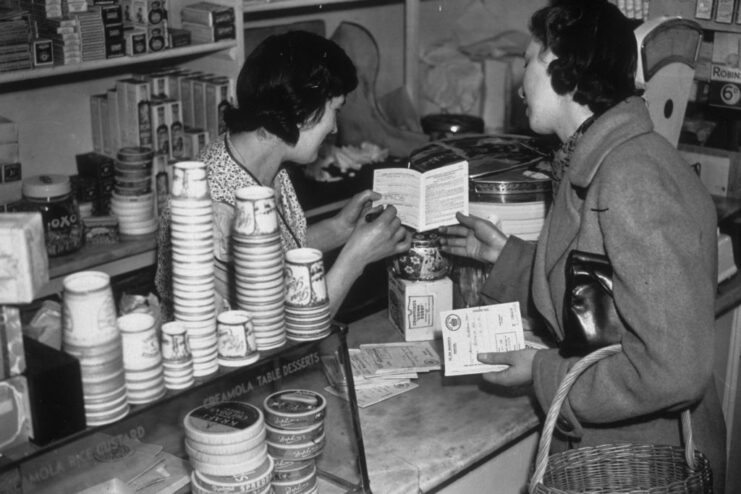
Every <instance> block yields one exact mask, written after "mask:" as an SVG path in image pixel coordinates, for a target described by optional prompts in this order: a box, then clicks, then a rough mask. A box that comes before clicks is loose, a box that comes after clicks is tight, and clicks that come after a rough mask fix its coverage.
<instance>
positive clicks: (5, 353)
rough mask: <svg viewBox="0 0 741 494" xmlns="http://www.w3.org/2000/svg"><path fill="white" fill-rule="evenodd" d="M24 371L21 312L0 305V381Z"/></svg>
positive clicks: (24, 358)
mask: <svg viewBox="0 0 741 494" xmlns="http://www.w3.org/2000/svg"><path fill="white" fill-rule="evenodd" d="M25 371H26V355H25V350H24V346H23V330H22V325H21V312H20V310H19V309H18V307H13V306H10V305H0V381H2V380H4V379H8V378H10V377H14V376H20V375H21V374H23V373H24V372H25Z"/></svg>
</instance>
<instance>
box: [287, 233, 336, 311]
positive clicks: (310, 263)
mask: <svg viewBox="0 0 741 494" xmlns="http://www.w3.org/2000/svg"><path fill="white" fill-rule="evenodd" d="M285 281H286V306H288V307H302V308H306V307H317V306H322V305H325V304H328V303H329V295H328V293H327V281H326V278H325V275H324V261H323V259H322V253H321V251H319V250H318V249H312V248H308V247H302V248H298V249H290V250H289V251H287V252H286V259H285Z"/></svg>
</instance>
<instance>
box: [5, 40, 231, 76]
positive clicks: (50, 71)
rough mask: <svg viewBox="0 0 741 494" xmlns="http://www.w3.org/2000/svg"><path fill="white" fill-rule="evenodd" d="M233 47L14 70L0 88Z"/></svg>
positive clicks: (210, 46)
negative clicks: (18, 83)
mask: <svg viewBox="0 0 741 494" xmlns="http://www.w3.org/2000/svg"><path fill="white" fill-rule="evenodd" d="M236 47H237V42H236V41H235V40H225V41H219V42H217V43H209V44H203V45H190V46H186V47H182V48H175V49H172V50H163V51H160V52H155V53H147V54H144V55H139V56H135V57H129V56H127V57H119V58H108V59H105V60H96V61H93V62H83V63H79V64H69V65H55V66H53V67H43V68H38V69H29V70H17V71H13V72H2V73H0V85H2V84H8V83H12V82H19V81H31V80H34V79H45V78H54V77H57V76H62V75H67V74H75V75H78V76H84V74H85V73H86V72H87V73H89V72H94V71H97V70H104V69H110V68H114V67H122V66H126V67H135V66H136V65H140V64H147V63H156V62H168V61H171V60H177V59H179V58H184V57H188V58H193V57H198V56H204V55H209V54H212V53H215V52H219V51H223V50H229V49H232V48H236Z"/></svg>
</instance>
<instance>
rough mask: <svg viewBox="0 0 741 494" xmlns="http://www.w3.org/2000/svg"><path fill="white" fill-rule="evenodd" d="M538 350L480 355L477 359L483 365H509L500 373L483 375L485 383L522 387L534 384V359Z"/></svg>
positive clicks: (529, 349) (530, 349)
mask: <svg viewBox="0 0 741 494" xmlns="http://www.w3.org/2000/svg"><path fill="white" fill-rule="evenodd" d="M537 351H538V350H535V349H532V348H525V349H524V350H514V351H511V352H491V353H479V354H478V355H477V358H478V360H479V362H481V363H483V364H492V365H501V364H504V365H508V366H509V367H508V368H506V369H505V370H503V371H499V372H487V373H485V374H483V378H484V380H485V381H487V382H490V383H492V384H497V385H499V386H522V385H527V384H531V383H532V382H533V359H534V358H535V353H536V352H537Z"/></svg>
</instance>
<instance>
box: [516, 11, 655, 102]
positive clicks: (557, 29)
mask: <svg viewBox="0 0 741 494" xmlns="http://www.w3.org/2000/svg"><path fill="white" fill-rule="evenodd" d="M634 27H635V23H634V21H631V20H630V19H628V18H627V17H625V16H624V15H623V14H622V13H621V12H620V10H619V9H618V8H617V7H616V6H615V5H613V4H611V3H610V2H608V1H607V0H552V1H551V2H550V4H549V5H548V6H547V7H544V8H542V9H540V10H538V11H536V12H535V13H534V14H533V15H532V17H531V18H530V32H531V33H532V35H533V36H534V37H535V39H537V40H538V41H539V42H540V43H541V44H542V45H543V49H544V50H547V49H550V50H551V52H552V53H553V54H554V55H555V56H556V57H558V58H557V59H556V60H553V61H552V62H551V63H550V65H549V66H548V73H549V74H550V76H551V85H552V86H553V89H554V90H555V91H556V93H557V94H561V95H563V94H568V93H571V92H572V91H573V94H574V96H573V97H574V101H575V102H577V103H579V104H582V105H586V106H588V107H589V109H590V110H591V111H592V112H593V113H595V114H597V115H599V114H601V113H604V112H605V111H606V110H608V109H609V108H611V107H613V106H615V105H616V104H617V103H619V102H620V101H622V100H624V99H625V98H627V97H628V96H633V95H640V94H642V91H641V90H639V89H637V88H636V85H635V73H636V64H637V57H638V49H637V45H636V39H635V35H634V33H633V29H634Z"/></svg>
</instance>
